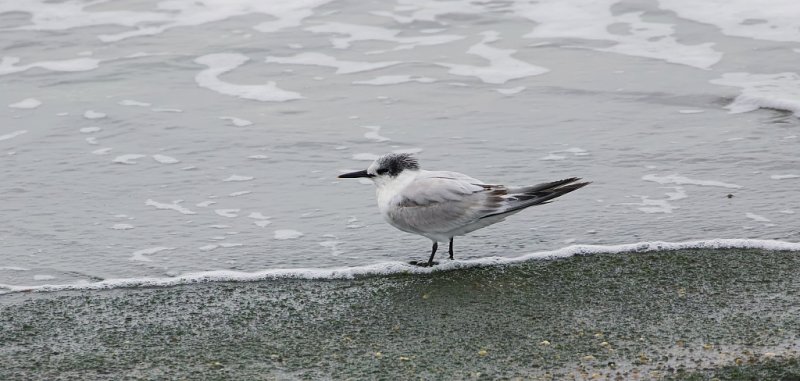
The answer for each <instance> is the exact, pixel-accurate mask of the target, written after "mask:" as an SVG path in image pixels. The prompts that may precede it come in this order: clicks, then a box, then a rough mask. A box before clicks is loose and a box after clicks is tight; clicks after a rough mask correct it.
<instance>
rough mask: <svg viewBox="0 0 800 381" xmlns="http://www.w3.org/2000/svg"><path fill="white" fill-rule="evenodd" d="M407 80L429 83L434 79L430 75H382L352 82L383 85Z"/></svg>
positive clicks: (406, 81) (355, 83)
mask: <svg viewBox="0 0 800 381" xmlns="http://www.w3.org/2000/svg"><path fill="white" fill-rule="evenodd" d="M408 82H419V83H431V82H436V80H435V79H433V78H430V77H421V76H418V75H382V76H378V77H375V78H373V79H369V80H365V81H353V84H354V85H375V86H383V85H397V84H401V83H408Z"/></svg>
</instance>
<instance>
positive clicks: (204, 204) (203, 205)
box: [195, 200, 217, 208]
mask: <svg viewBox="0 0 800 381" xmlns="http://www.w3.org/2000/svg"><path fill="white" fill-rule="evenodd" d="M216 203H217V202H216V201H211V200H207V201H202V202H198V203H197V204H195V206H199V207H201V208H208V207H209V206H211V205H214V204H216Z"/></svg>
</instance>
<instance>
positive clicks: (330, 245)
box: [319, 240, 344, 257]
mask: <svg viewBox="0 0 800 381" xmlns="http://www.w3.org/2000/svg"><path fill="white" fill-rule="evenodd" d="M341 243H342V241H337V240H330V241H322V242H320V243H319V245H320V246H322V247H325V248H327V249H330V251H331V256H333V257H337V256H339V255H340V254H343V253H344V251H342V250H339V244H341Z"/></svg>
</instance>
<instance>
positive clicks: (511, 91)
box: [494, 86, 525, 95]
mask: <svg viewBox="0 0 800 381" xmlns="http://www.w3.org/2000/svg"><path fill="white" fill-rule="evenodd" d="M523 90H525V86H517V87H509V88H507V89H494V91H497V92H498V93H500V94H503V95H514V94H517V93H520V92H522V91H523Z"/></svg>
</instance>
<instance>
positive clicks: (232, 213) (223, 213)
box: [214, 209, 241, 218]
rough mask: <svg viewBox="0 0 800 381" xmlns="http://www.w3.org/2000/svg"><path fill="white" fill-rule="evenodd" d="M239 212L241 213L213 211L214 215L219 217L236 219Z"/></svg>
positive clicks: (237, 211) (229, 210)
mask: <svg viewBox="0 0 800 381" xmlns="http://www.w3.org/2000/svg"><path fill="white" fill-rule="evenodd" d="M239 211H241V209H214V213H216V214H217V215H219V216H222V217H227V218H234V217H238V216H239V214H238V213H239Z"/></svg>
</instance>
